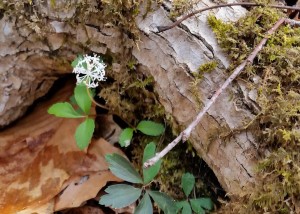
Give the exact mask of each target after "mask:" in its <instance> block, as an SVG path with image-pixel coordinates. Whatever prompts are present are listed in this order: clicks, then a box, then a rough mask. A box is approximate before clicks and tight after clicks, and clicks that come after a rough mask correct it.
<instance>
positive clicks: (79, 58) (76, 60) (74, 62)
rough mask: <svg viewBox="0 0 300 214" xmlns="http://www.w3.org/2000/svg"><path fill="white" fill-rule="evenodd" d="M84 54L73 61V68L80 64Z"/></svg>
mask: <svg viewBox="0 0 300 214" xmlns="http://www.w3.org/2000/svg"><path fill="white" fill-rule="evenodd" d="M82 59H83V56H82V55H78V56H77V57H76V58H75V59H74V60H73V61H72V63H71V66H72V67H73V68H75V67H76V66H77V65H78V62H79V60H82Z"/></svg>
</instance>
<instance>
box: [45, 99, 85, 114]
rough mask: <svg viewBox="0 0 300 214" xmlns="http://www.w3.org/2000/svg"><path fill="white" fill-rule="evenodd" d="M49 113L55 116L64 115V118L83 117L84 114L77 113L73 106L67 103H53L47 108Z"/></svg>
mask: <svg viewBox="0 0 300 214" xmlns="http://www.w3.org/2000/svg"><path fill="white" fill-rule="evenodd" d="M48 113H49V114H54V115H55V116H56V117H64V118H80V117H84V115H81V114H79V113H78V112H76V111H75V109H74V108H73V106H72V105H71V104H70V103H68V102H64V103H55V104H53V105H52V106H51V107H50V108H49V109H48Z"/></svg>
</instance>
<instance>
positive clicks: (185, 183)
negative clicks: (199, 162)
mask: <svg viewBox="0 0 300 214" xmlns="http://www.w3.org/2000/svg"><path fill="white" fill-rule="evenodd" d="M194 185H195V177H194V175H192V174H191V173H185V174H183V175H182V177H181V186H182V189H183V192H184V194H185V195H186V197H188V196H189V194H190V193H191V191H192V190H193V188H194Z"/></svg>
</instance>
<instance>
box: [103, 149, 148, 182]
mask: <svg viewBox="0 0 300 214" xmlns="http://www.w3.org/2000/svg"><path fill="white" fill-rule="evenodd" d="M105 159H106V161H107V162H108V164H109V169H110V171H111V172H112V173H113V174H114V175H115V176H117V177H119V178H121V179H123V180H125V181H128V182H131V183H140V184H142V183H143V179H142V177H141V176H140V175H139V173H138V172H137V171H136V170H135V168H134V167H133V166H132V165H131V163H130V162H129V161H128V160H127V159H126V158H124V157H123V156H121V155H119V154H116V153H114V154H109V155H106V156H105Z"/></svg>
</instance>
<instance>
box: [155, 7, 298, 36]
mask: <svg viewBox="0 0 300 214" xmlns="http://www.w3.org/2000/svg"><path fill="white" fill-rule="evenodd" d="M232 6H248V7H259V6H260V7H272V8H277V9H291V10H298V11H300V7H290V6H282V5H264V4H258V3H250V2H241V3H230V4H218V5H215V6H211V7H206V8H203V9H199V10H196V11H194V12H192V13H189V14H187V15H185V16H183V17H182V18H181V19H178V20H177V21H176V22H174V23H173V24H171V25H169V26H158V27H157V30H158V33H161V32H163V31H166V30H170V29H172V28H173V27H176V26H177V25H179V24H180V23H181V22H183V21H184V20H186V19H188V18H190V17H192V16H194V15H196V14H198V13H202V12H204V11H207V10H212V9H215V8H220V7H232Z"/></svg>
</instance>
